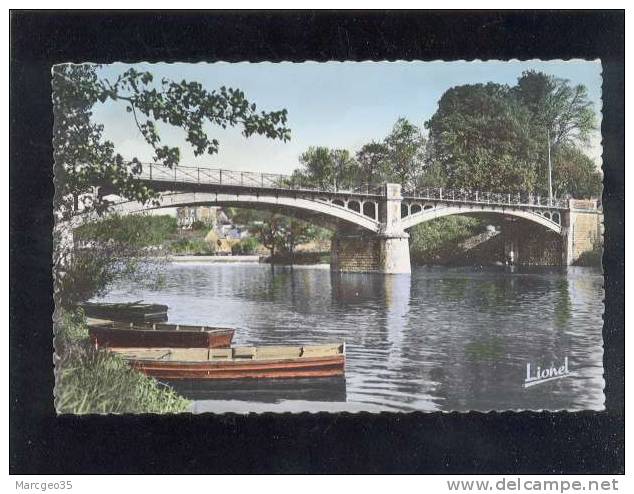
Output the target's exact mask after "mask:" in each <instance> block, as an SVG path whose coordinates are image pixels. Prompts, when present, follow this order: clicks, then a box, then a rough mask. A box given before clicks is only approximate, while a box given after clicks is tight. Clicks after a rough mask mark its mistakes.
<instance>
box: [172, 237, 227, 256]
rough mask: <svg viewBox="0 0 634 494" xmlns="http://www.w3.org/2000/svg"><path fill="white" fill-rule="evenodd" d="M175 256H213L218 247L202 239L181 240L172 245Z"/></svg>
mask: <svg viewBox="0 0 634 494" xmlns="http://www.w3.org/2000/svg"><path fill="white" fill-rule="evenodd" d="M170 250H171V251H172V253H174V254H188V255H211V254H214V253H215V252H216V246H215V245H213V244H212V243H210V242H207V241H205V240H204V239H202V238H179V239H178V240H176V241H175V242H172V244H171V245H170Z"/></svg>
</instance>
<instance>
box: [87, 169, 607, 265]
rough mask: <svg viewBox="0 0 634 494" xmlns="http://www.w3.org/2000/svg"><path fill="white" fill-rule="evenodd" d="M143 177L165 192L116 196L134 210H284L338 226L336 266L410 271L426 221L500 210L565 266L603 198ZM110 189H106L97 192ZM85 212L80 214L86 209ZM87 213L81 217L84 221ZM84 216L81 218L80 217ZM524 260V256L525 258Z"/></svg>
mask: <svg viewBox="0 0 634 494" xmlns="http://www.w3.org/2000/svg"><path fill="white" fill-rule="evenodd" d="M140 166H142V169H141V171H140V174H139V175H137V176H138V178H139V180H142V181H144V182H146V183H147V184H148V186H150V187H151V188H152V189H154V190H158V191H160V192H162V194H161V197H160V199H159V200H158V202H157V203H153V204H145V205H144V204H140V203H138V202H118V203H116V204H114V205H113V208H112V210H113V212H118V213H122V214H134V213H140V212H143V211H148V210H151V209H160V208H168V207H169V208H172V207H183V206H235V207H245V208H251V209H264V210H269V211H279V212H283V213H284V214H286V215H289V216H294V217H297V218H299V219H303V220H305V221H309V222H312V223H314V224H317V225H320V226H324V227H327V228H330V229H332V230H334V231H335V232H336V235H335V238H334V240H333V243H332V261H331V266H332V268H333V269H335V270H340V271H363V272H367V271H377V272H383V273H408V272H410V270H411V268H410V261H409V241H408V238H409V235H408V233H407V231H408V230H409V229H410V228H412V227H414V226H415V225H418V224H420V223H423V222H426V221H431V220H434V219H436V218H441V217H445V216H450V215H477V216H482V215H489V216H490V215H497V216H502V217H504V218H505V219H508V220H510V221H519V222H527V223H528V224H533V225H537V226H538V227H539V229H538V231H541V232H543V234H544V235H547V234H548V235H551V236H552V235H554V236H556V237H557V238H558V239H560V240H561V241H560V245H561V247H560V248H561V253H560V257H561V264H563V265H568V264H571V263H572V262H574V260H575V259H577V258H578V257H579V256H580V255H581V253H582V252H584V251H585V250H589V249H591V247H592V245H591V244H592V243H593V242H594V241H596V238H597V236H598V235H600V228H601V211H600V209H599V208H598V205H597V201H594V200H585V201H584V200H574V199H565V200H564V199H555V200H548V199H547V198H543V197H540V196H536V195H533V194H518V193H510V194H509V193H507V194H503V193H492V192H481V191H471V190H451V189H442V188H423V189H416V190H409V191H402V190H401V186H400V185H399V184H383V185H381V186H369V185H368V186H362V187H359V188H356V189H350V190H341V189H338V188H336V187H334V186H330V185H328V184H319V185H315V184H310V183H305V182H304V181H303V180H302V179H301V178H298V177H295V176H289V175H279V174H270V173H254V172H240V171H233V170H222V169H210V168H195V167H185V166H175V167H173V168H166V167H164V166H161V165H156V164H142V165H140ZM98 193H99V194H101V195H108V193H109V191H108V190H107V189H101V190H98ZM80 216H81V215H80ZM85 219H87V217H85V216H84V217H82V218H81V220H80V221H84V220H85ZM78 220H79V218H78ZM519 261H521V259H520V260H519Z"/></svg>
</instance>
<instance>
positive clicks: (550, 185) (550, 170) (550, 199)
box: [546, 128, 553, 206]
mask: <svg viewBox="0 0 634 494" xmlns="http://www.w3.org/2000/svg"><path fill="white" fill-rule="evenodd" d="M546 137H547V139H548V205H549V206H552V205H553V165H552V163H551V161H550V129H549V128H547V129H546Z"/></svg>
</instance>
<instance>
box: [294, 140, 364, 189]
mask: <svg viewBox="0 0 634 494" xmlns="http://www.w3.org/2000/svg"><path fill="white" fill-rule="evenodd" d="M299 162H300V164H301V165H302V167H301V168H300V169H299V170H296V171H295V172H294V174H293V178H294V180H296V181H298V182H300V183H303V184H305V185H308V186H312V187H318V188H320V189H324V190H342V189H350V188H354V187H356V186H357V185H358V182H359V165H358V164H357V162H356V161H355V160H354V159H353V158H352V156H351V155H350V153H349V152H348V151H347V150H345V149H328V148H325V147H310V148H308V150H307V151H306V152H304V153H303V154H302V155H301V156H300V157H299Z"/></svg>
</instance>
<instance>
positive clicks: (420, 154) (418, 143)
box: [384, 118, 426, 189]
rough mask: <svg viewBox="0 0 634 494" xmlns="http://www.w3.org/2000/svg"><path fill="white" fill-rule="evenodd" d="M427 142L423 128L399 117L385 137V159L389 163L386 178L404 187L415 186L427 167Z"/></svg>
mask: <svg viewBox="0 0 634 494" xmlns="http://www.w3.org/2000/svg"><path fill="white" fill-rule="evenodd" d="M425 143H426V140H425V138H424V137H423V134H422V132H421V130H420V129H419V128H418V127H417V126H415V125H413V124H412V123H410V122H409V121H408V120H406V119H405V118H399V119H398V120H397V121H396V123H395V124H394V127H393V128H392V132H390V134H389V135H388V136H387V137H386V138H385V141H384V145H385V148H386V155H385V159H386V160H387V162H388V163H389V167H388V169H387V174H386V180H387V181H388V182H396V183H399V184H401V185H402V186H403V187H404V188H406V189H407V188H411V187H413V186H414V185H415V184H416V182H417V179H418V178H419V177H420V176H421V175H422V173H423V171H424V169H425V161H424V157H425Z"/></svg>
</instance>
